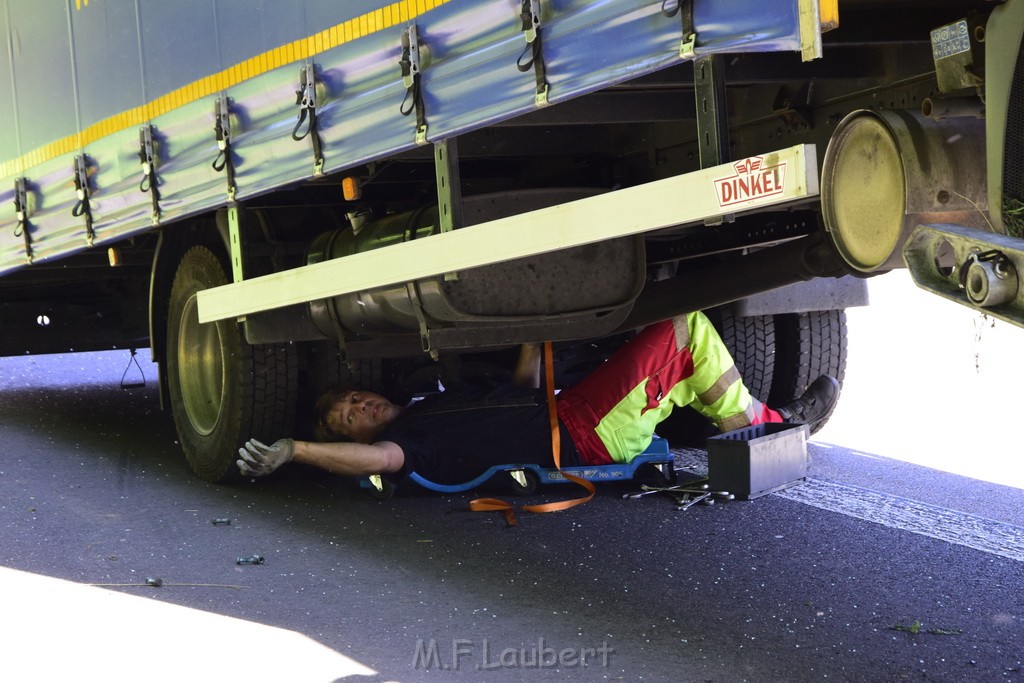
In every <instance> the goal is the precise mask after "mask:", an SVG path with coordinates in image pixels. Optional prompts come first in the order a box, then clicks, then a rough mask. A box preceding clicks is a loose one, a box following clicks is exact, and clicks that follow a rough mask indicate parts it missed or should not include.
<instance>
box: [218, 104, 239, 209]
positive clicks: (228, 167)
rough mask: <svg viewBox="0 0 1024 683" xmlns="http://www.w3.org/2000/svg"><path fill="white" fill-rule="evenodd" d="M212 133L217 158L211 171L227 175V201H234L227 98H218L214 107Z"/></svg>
mask: <svg viewBox="0 0 1024 683" xmlns="http://www.w3.org/2000/svg"><path fill="white" fill-rule="evenodd" d="M213 114H214V125H213V131H214V133H216V135H217V158H216V159H214V160H213V170H214V171H217V173H220V172H221V171H227V174H228V200H230V201H232V202H233V201H235V190H236V186H235V161H234V157H233V155H232V153H231V110H230V108H229V106H228V98H227V97H218V98H217V102H216V104H215V105H214V112H213Z"/></svg>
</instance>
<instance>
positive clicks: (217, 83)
mask: <svg viewBox="0 0 1024 683" xmlns="http://www.w3.org/2000/svg"><path fill="white" fill-rule="evenodd" d="M447 2H448V0H399V2H394V3H392V4H390V5H387V6H385V7H381V8H380V9H376V10H373V11H372V12H367V13H366V14H363V15H361V16H358V17H355V18H353V19H350V20H348V21H346V22H343V23H341V24H338V25H336V26H331V27H330V28H327V29H324V30H323V31H320V32H319V33H314V34H313V35H311V36H306V37H305V38H300V39H299V40H296V41H293V42H291V43H288V44H286V45H282V46H280V47H276V48H274V49H272V50H268V51H267V52H263V53H262V54H258V55H256V56H255V57H251V58H250V59H247V60H245V61H244V62H240V63H238V64H235V65H233V66H230V67H228V68H226V69H224V70H223V71H219V72H217V73H215V74H210V75H209V76H206V77H205V78H201V79H199V80H198V81H193V82H192V83H189V84H187V85H184V86H182V87H180V88H178V89H177V90H174V91H171V92H169V93H167V94H166V95H163V96H161V97H158V98H156V99H155V100H153V101H151V102H147V103H146V104H143V105H142V106H139V107H135V108H134V109H129V110H128V111H124V112H121V113H119V114H115V115H113V116H110V117H108V118H105V119H103V120H102V121H98V122H96V123H94V124H92V125H91V126H88V127H86V128H85V129H83V130H81V131H79V132H78V133H76V134H74V135H69V136H67V137H64V138H61V139H59V140H54V141H53V142H50V143H48V144H46V145H43V146H42V147H39V148H37V149H34V150H32V151H31V152H28V153H26V154H23V155H22V156H20V157H18V158H16V159H11V160H8V161H4V162H0V176H2V177H6V176H13V175H22V174H24V173H25V172H26V171H28V169H30V168H32V167H33V166H37V165H39V164H41V163H43V162H46V161H49V160H50V159H55V158H57V157H59V156H62V155H64V154H70V153H72V152H76V151H78V150H81V149H84V148H85V147H86V146H88V145H90V144H92V143H94V142H96V141H97V140H101V139H102V138H105V137H107V136H108V135H113V134H114V133H118V132H121V131H123V130H125V129H128V128H135V127H138V126H141V125H143V124H145V123H147V122H149V121H152V120H153V119H155V118H157V117H159V116H162V115H164V114H167V113H169V112H171V111H174V110H175V109H178V108H179V107H182V106H184V105H186V104H191V103H192V102H195V101H197V100H200V99H203V98H204V97H209V96H211V95H214V94H217V93H220V92H223V91H225V90H227V89H228V88H230V87H231V86H234V85H237V84H238V83H241V82H242V81H246V80H249V79H250V78H255V77H256V76H259V75H262V74H265V73H267V72H269V71H272V70H274V69H277V68H278V67H281V66H285V65H287V64H291V63H292V62H297V61H301V60H303V59H308V58H310V57H312V56H314V55H317V54H320V53H322V52H326V51H327V50H331V49H333V48H336V47H338V46H340V45H344V44H345V43H349V42H352V41H353V40H357V39H359V38H362V37H364V36H368V35H370V34H371V33H376V32H378V31H382V30H384V29H387V28H391V27H393V26H396V25H399V24H404V23H407V22H409V21H411V20H413V19H415V18H416V17H418V16H420V15H422V14H425V13H427V12H429V11H430V10H432V9H435V8H437V7H440V6H441V5H444V4H445V3H447ZM396 69H397V67H396Z"/></svg>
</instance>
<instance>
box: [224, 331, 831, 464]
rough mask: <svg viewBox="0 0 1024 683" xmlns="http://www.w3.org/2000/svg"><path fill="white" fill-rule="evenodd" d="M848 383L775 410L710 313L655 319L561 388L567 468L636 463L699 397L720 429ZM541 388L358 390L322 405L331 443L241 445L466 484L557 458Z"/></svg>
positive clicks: (257, 452)
mask: <svg viewBox="0 0 1024 683" xmlns="http://www.w3.org/2000/svg"><path fill="white" fill-rule="evenodd" d="M539 363H540V356H539V350H538V348H537V347H536V346H533V345H526V346H524V347H523V351H522V354H521V356H520V361H519V364H518V366H517V368H516V371H515V375H514V381H518V382H519V383H520V384H524V383H525V384H533V385H534V386H536V377H537V376H538V373H537V370H538V368H539ZM838 398H839V382H837V381H836V380H835V379H834V378H832V377H828V376H827V375H824V376H822V377H819V378H818V379H817V380H815V381H814V382H813V383H812V384H811V385H810V386H809V387H808V389H807V391H806V392H804V394H803V395H802V396H800V397H799V398H797V399H795V400H794V401H792V402H791V403H789V404H788V405H786V406H783V407H781V408H778V409H777V410H772V409H771V408H769V407H768V406H766V405H764V404H763V403H761V402H760V401H758V400H757V399H755V398H753V397H752V396H751V395H750V392H749V391H748V390H747V387H746V386H745V385H744V384H743V381H742V379H741V378H740V374H739V372H738V371H737V369H736V365H735V363H734V361H733V359H732V356H731V355H730V354H729V351H728V349H727V348H726V346H725V344H724V343H723V342H722V340H721V338H720V337H719V336H718V332H716V331H715V328H714V327H713V326H712V325H711V323H710V322H709V321H708V319H707V318H706V317H705V316H704V314H703V313H691V314H689V315H687V316H680V317H678V318H675V319H673V320H667V321H664V322H661V323H656V324H654V325H651V326H649V327H647V328H645V329H644V330H643V331H642V332H641V333H640V334H639V335H637V336H636V337H634V338H633V339H631V340H630V341H629V342H627V343H626V344H625V345H623V347H622V348H621V349H619V350H618V351H617V352H616V353H615V354H614V355H613V356H612V357H611V358H610V359H608V361H607V362H605V363H603V364H602V365H601V366H600V367H599V368H598V369H597V370H595V371H594V372H593V373H591V374H590V375H589V376H588V377H587V378H586V379H584V380H583V381H582V382H580V383H579V384H577V385H576V386H574V387H572V388H569V389H566V390H564V391H562V392H560V393H559V394H558V396H557V397H556V407H557V412H558V418H559V426H560V429H561V444H562V448H561V462H562V465H563V466H565V467H569V466H575V465H602V464H610V463H616V462H618V463H625V462H629V461H630V460H631V459H632V458H634V457H635V456H636V455H637V454H638V453H641V452H642V451H643V450H644V449H645V448H647V446H648V445H649V444H650V442H651V439H652V436H653V434H654V430H655V427H656V426H657V424H658V423H659V422H661V421H662V420H664V419H665V418H666V417H668V415H669V413H670V412H671V411H672V409H673V408H674V407H676V406H690V407H692V408H695V409H696V410H698V411H699V412H700V413H701V414H703V415H704V416H705V417H707V418H708V419H709V420H711V421H712V422H713V423H714V424H715V425H716V426H717V427H718V428H719V429H720V430H722V431H730V430H733V429H739V428H741V427H748V426H752V425H757V424H761V423H764V422H803V423H813V422H816V421H818V420H820V419H822V418H824V417H825V416H826V415H828V414H829V412H831V410H832V408H833V407H834V406H835V403H836V401H837V400H838ZM545 401H546V398H545V395H544V392H543V391H542V390H538V389H533V388H524V387H520V386H515V385H505V386H502V387H499V388H490V389H488V388H483V387H481V388H466V389H461V388H460V389H457V390H451V391H444V392H440V393H438V394H436V395H433V396H429V397H427V398H425V399H423V400H420V401H417V402H415V403H413V404H411V405H409V406H407V407H405V408H402V407H400V406H397V405H395V404H393V403H391V402H390V401H388V400H387V399H386V398H384V397H383V396H379V395H377V394H375V393H372V392H369V391H361V390H359V389H354V388H347V389H345V388H338V389H334V390H330V391H328V392H327V393H325V394H324V395H323V396H321V397H320V400H319V401H318V402H317V415H316V420H317V437H318V438H321V439H323V442H308V441H295V440H293V439H281V440H279V441H277V442H275V443H274V444H273V445H270V446H267V445H264V444H262V443H260V442H259V441H256V440H255V439H253V440H250V441H248V442H247V443H246V444H245V447H244V448H242V449H239V451H238V453H239V456H240V459H239V460H238V468H239V470H241V472H242V474H244V475H247V476H253V477H260V476H264V475H267V474H270V473H271V472H273V471H274V470H276V469H277V468H278V467H280V466H281V465H284V464H285V463H287V462H289V461H292V460H294V461H295V462H300V463H307V464H310V465H315V466H317V467H320V468H323V469H325V470H328V471H330V472H334V473H336V474H341V475H347V476H356V477H360V476H369V475H373V474H382V475H385V476H387V477H388V478H389V479H393V480H395V481H400V480H402V479H403V478H404V477H405V476H406V475H407V474H408V473H409V472H416V473H418V474H419V475H420V476H422V477H425V478H427V479H429V480H431V481H435V482H437V483H445V484H459V483H463V482H466V481H469V480H470V479H473V478H475V477H477V476H479V475H480V474H482V473H483V472H485V471H486V470H487V469H488V468H490V467H492V466H495V465H506V464H510V463H521V464H524V463H535V464H538V465H540V466H542V467H553V466H554V462H553V456H552V453H551V429H550V425H549V422H548V412H547V405H546V402H545Z"/></svg>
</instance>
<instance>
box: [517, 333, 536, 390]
mask: <svg viewBox="0 0 1024 683" xmlns="http://www.w3.org/2000/svg"><path fill="white" fill-rule="evenodd" d="M540 358H541V345H540V344H523V345H522V346H520V347H519V361H518V362H517V363H516V369H515V370H514V371H513V372H512V384H515V385H516V386H519V387H526V388H528V389H536V388H538V387H540Z"/></svg>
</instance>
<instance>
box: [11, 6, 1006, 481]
mask: <svg viewBox="0 0 1024 683" xmlns="http://www.w3.org/2000/svg"><path fill="white" fill-rule="evenodd" d="M1022 31H1024V0H1005V1H1004V2H995V1H991V0H885V1H884V2H883V1H878V0H841V1H839V0H758V1H756V2H755V1H754V0H729V1H728V2H727V1H725V0H601V1H594V0H396V1H395V2H390V3H387V2H381V1H380V0H349V1H347V2H323V1H320V0H287V1H283V2H282V1H278V2H271V1H269V0H244V1H242V0H202V1H199V0H180V1H179V2H174V3H164V2H157V1H156V0H63V1H58V0H48V1H47V2H37V1H34V0H32V1H30V0H0V36H2V38H0V40H2V41H3V42H2V45H3V48H4V49H2V50H0V131H2V133H0V324H2V327H3V334H2V336H0V355H15V354H45V353H56V352H66V351H91V350H100V349H112V348H123V349H132V350H133V351H134V349H137V348H142V347H145V346H147V345H148V346H149V348H150V349H151V353H152V358H153V360H154V362H155V363H156V364H157V367H158V374H159V386H160V396H161V403H162V405H163V406H165V407H166V408H169V409H170V411H171V413H172V415H173V417H174V421H175V425H176V428H177V431H178V435H179V437H180V444H181V447H182V450H183V451H184V454H185V456H186V457H187V459H188V462H189V464H190V466H191V467H192V469H193V470H194V471H195V473H196V474H197V475H198V476H200V477H202V478H203V479H206V480H209V481H219V480H222V479H225V478H228V477H230V476H232V473H233V472H234V466H233V463H234V459H235V457H236V456H235V452H236V450H237V448H238V447H239V445H240V444H241V443H242V442H244V440H245V439H247V438H249V437H256V438H259V439H264V440H269V439H274V438H277V437H279V436H282V435H285V434H293V433H294V434H300V435H301V434H303V433H304V432H303V430H308V425H306V423H307V422H308V420H306V419H303V418H304V416H308V415H309V412H310V409H311V402H312V399H313V397H315V396H316V394H317V393H318V392H319V391H320V390H322V389H323V388H324V387H325V386H327V385H329V384H332V383H337V382H351V383H355V384H358V385H361V386H364V387H368V388H374V389H377V390H379V391H382V392H384V393H385V394H387V395H390V396H392V397H403V396H411V395H413V394H415V393H417V392H419V391H423V390H428V389H430V388H433V389H435V390H436V388H437V386H438V383H439V382H440V383H441V384H442V385H445V386H450V385H452V384H454V383H458V382H461V381H471V380H474V379H478V378H480V377H491V378H500V377H501V376H502V373H503V372H505V371H506V368H507V367H509V363H508V362H507V361H508V354H509V353H513V352H514V349H515V348H516V346H517V345H519V344H522V343H525V342H537V341H552V342H553V343H554V344H555V348H556V350H557V354H556V366H557V369H558V373H559V383H560V385H561V386H568V385H569V384H571V383H572V382H573V381H575V380H577V379H578V378H579V377H580V376H582V375H583V374H584V373H585V372H586V371H587V370H588V369H590V368H593V367H594V366H595V365H596V364H598V363H600V362H602V361H603V360H604V359H605V358H606V357H607V355H608V354H609V353H611V352H612V351H613V350H614V349H615V348H616V347H617V346H618V345H619V344H621V343H622V342H623V341H624V340H625V339H627V338H628V337H629V336H630V335H631V334H632V333H633V331H635V330H636V329H638V328H641V327H642V326H644V325H646V324H648V323H651V322H653V321H657V320H664V319H667V318H670V317H672V316H675V315H679V314H681V313H683V312H688V311H692V310H707V311H709V315H710V316H711V317H712V319H713V320H714V321H715V323H716V325H717V326H718V327H719V329H720V331H721V333H722V336H723V338H724V339H725V340H726V342H727V343H728V344H729V346H730V348H731V350H732V351H733V354H734V355H735V357H736V360H737V365H738V367H739V368H740V370H741V372H742V375H743V377H744V380H745V381H746V383H747V384H748V385H749V387H750V388H751V391H752V393H754V394H755V395H756V396H758V397H759V398H761V399H762V400H764V401H767V402H768V403H769V404H780V403H783V402H785V401H787V400H789V399H791V398H793V397H794V396H796V395H798V394H799V393H800V392H802V391H803V389H804V388H805V387H806V386H807V384H808V383H809V382H810V381H811V380H813V379H814V378H816V377H817V376H818V375H819V374H822V373H828V374H831V375H833V376H836V377H837V378H839V379H842V377H843V374H844V372H845V363H846V333H847V329H846V317H845V313H844V310H845V309H846V308H847V307H849V306H856V305H863V304H866V303H867V297H866V289H865V280H866V278H868V277H871V276H872V275H875V274H878V273H883V272H887V271H890V270H892V269H894V268H902V267H906V268H907V269H908V270H909V272H910V274H911V276H912V277H913V278H914V280H915V282H916V283H917V284H918V285H919V286H920V287H921V288H923V289H925V290H928V291H930V292H932V293H934V294H935V295H938V296H942V297H946V298H949V299H952V300H954V301H957V302H959V303H961V304H963V305H965V306H970V307H973V308H976V309H978V310H981V311H984V312H985V313H987V314H989V315H992V316H995V317H998V318H1000V319H1004V320H1008V321H1010V322H1012V323H1014V324H1017V325H1024V292H1022V290H1021V287H1020V282H1019V273H1020V272H1021V270H1022V269H1024V173H1022V161H1024V159H1022V151H1024V122H1022V116H1024V84H1022V81H1024V57H1022V55H1024V53H1022V51H1021V37H1022ZM393 400H401V399H400V398H394V399H393ZM674 419H675V418H674ZM678 420H679V423H678V424H677V425H676V427H677V428H678V429H679V430H681V431H685V427H686V425H685V416H683V415H680V416H679V418H678Z"/></svg>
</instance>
